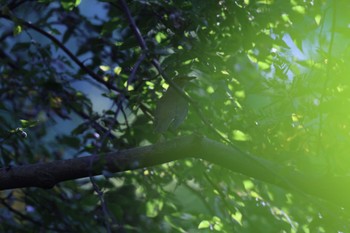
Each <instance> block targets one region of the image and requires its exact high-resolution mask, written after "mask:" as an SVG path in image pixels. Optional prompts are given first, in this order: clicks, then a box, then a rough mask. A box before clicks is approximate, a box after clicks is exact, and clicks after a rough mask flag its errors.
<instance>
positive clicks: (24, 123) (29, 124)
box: [19, 119, 39, 129]
mask: <svg viewBox="0 0 350 233" xmlns="http://www.w3.org/2000/svg"><path fill="white" fill-rule="evenodd" d="M19 121H20V123H21V126H22V128H24V129H25V128H30V127H34V126H36V125H37V124H38V123H39V121H37V120H24V119H21V120H19Z"/></svg>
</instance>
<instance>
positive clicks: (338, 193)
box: [0, 136, 350, 208]
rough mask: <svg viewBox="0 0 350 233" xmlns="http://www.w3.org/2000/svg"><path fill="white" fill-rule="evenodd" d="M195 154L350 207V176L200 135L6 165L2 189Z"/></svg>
mask: <svg viewBox="0 0 350 233" xmlns="http://www.w3.org/2000/svg"><path fill="white" fill-rule="evenodd" d="M190 157H192V158H197V159H204V160H207V161H209V162H212V163H214V164H217V165H219V166H222V167H225V168H227V169H229V170H231V171H233V172H236V173H240V174H243V175H246V176H248V177H252V178H255V179H258V180H261V181H263V182H267V183H270V184H274V185H277V186H280V187H282V188H285V189H290V184H289V183H291V184H293V186H295V187H297V188H298V189H299V190H302V191H303V192H304V193H306V194H310V195H313V196H316V197H320V198H322V199H325V200H328V201H331V202H332V203H335V204H337V205H339V206H342V207H349V208H350V200H349V198H348V197H349V196H350V188H348V187H350V177H318V178H315V177H310V176H307V175H305V174H301V173H297V172H293V171H288V169H287V168H285V167H280V166H279V165H277V164H274V163H271V162H269V161H266V160H263V159H260V158H255V160H259V162H258V163H254V160H251V159H250V158H247V156H246V155H245V154H244V153H242V152H240V151H239V150H236V149H234V148H232V147H230V146H227V145H224V144H222V143H219V142H216V141H213V140H211V139H208V138H203V137H199V136H185V137H181V138H177V139H174V140H171V141H167V142H164V143H159V144H155V145H150V146H144V147H137V148H132V149H127V150H121V151H116V152H111V153H108V154H101V155H92V156H86V157H81V158H76V159H69V160H62V161H53V162H49V163H39V164H33V165H24V166H18V167H8V168H1V169H0V190H4V189H12V188H23V187H41V188H52V187H53V186H54V185H56V184H57V183H59V182H62V181H67V180H73V179H78V178H83V177H89V175H90V174H93V175H99V174H102V172H103V171H104V170H108V171H109V172H123V171H128V170H136V169H140V168H145V167H151V166H156V165H160V164H163V163H166V162H170V161H174V160H180V159H184V158H190ZM91 160H92V162H93V163H92V164H93V166H92V167H91V166H90V165H91ZM262 164H263V165H262ZM268 168H269V169H268ZM90 169H92V171H91V170H90ZM272 170H273V171H272ZM276 174H279V175H281V176H283V177H284V179H280V178H278V177H276ZM285 180H288V183H285V182H284V181H285ZM291 191H294V190H291Z"/></svg>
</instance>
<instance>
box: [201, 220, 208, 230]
mask: <svg viewBox="0 0 350 233" xmlns="http://www.w3.org/2000/svg"><path fill="white" fill-rule="evenodd" d="M208 227H210V222H209V221H208V220H203V221H201V222H200V223H199V225H198V229H204V228H208Z"/></svg>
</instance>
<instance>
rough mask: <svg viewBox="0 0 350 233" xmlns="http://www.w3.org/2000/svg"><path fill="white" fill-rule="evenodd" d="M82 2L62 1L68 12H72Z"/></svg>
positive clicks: (75, 0) (79, 0) (77, 0)
mask: <svg viewBox="0 0 350 233" xmlns="http://www.w3.org/2000/svg"><path fill="white" fill-rule="evenodd" d="M80 3H81V0H61V5H62V7H63V9H65V10H66V11H71V10H73V9H74V7H77V6H79V4H80Z"/></svg>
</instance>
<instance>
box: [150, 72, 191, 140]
mask: <svg viewBox="0 0 350 233" xmlns="http://www.w3.org/2000/svg"><path fill="white" fill-rule="evenodd" d="M191 79H192V78H190V77H179V78H174V79H173V81H174V83H175V84H176V85H177V86H178V87H179V88H181V89H183V88H184V87H185V85H186V84H187V83H188V81H189V80H191ZM187 113H188V103H187V101H186V100H185V99H184V98H183V97H182V96H180V95H179V93H178V92H177V91H176V90H175V88H174V87H171V86H170V87H169V88H168V89H167V90H166V92H165V93H164V95H163V96H162V97H161V98H160V99H159V100H158V102H157V106H156V111H155V115H154V116H155V127H154V129H155V131H156V132H158V133H164V132H166V131H167V130H168V129H176V128H177V127H179V126H180V124H181V123H182V122H183V121H184V120H185V118H186V116H187Z"/></svg>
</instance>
